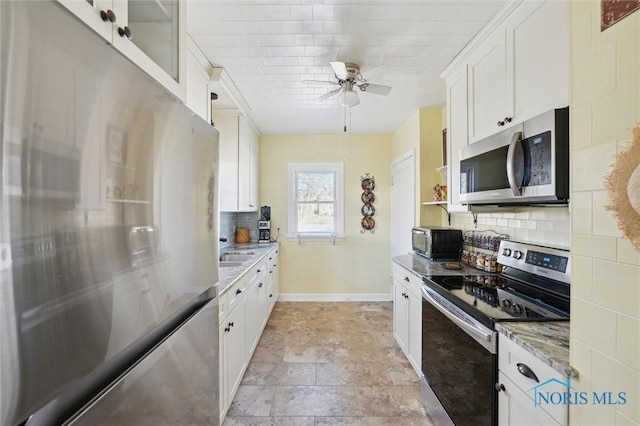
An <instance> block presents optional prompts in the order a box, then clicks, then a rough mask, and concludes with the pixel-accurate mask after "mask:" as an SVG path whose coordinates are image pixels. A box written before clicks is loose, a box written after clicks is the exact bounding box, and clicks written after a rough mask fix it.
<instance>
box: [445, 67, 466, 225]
mask: <svg viewBox="0 0 640 426" xmlns="http://www.w3.org/2000/svg"><path fill="white" fill-rule="evenodd" d="M467 118H468V117H467V67H466V66H464V67H462V69H461V70H460V71H459V72H458V73H456V74H453V75H452V76H451V77H449V78H447V165H448V169H447V192H448V197H447V210H448V211H449V212H460V211H467V207H466V206H463V205H461V204H460V149H461V148H463V147H465V146H467V141H468V136H467Z"/></svg>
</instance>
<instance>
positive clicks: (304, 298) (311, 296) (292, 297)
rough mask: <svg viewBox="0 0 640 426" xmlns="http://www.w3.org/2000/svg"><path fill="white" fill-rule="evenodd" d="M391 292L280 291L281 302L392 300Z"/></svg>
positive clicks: (279, 299)
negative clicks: (328, 292)
mask: <svg viewBox="0 0 640 426" xmlns="http://www.w3.org/2000/svg"><path fill="white" fill-rule="evenodd" d="M391 300H393V298H392V297H391V293H354V294H316V293H280V295H279V296H278V301H279V302H390V301H391Z"/></svg>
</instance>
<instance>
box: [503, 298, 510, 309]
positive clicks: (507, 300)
mask: <svg viewBox="0 0 640 426" xmlns="http://www.w3.org/2000/svg"><path fill="white" fill-rule="evenodd" d="M502 306H504V307H505V308H508V307H509V306H511V300H509V299H502Z"/></svg>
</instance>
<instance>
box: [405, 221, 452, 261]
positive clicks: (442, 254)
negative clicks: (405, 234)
mask: <svg viewBox="0 0 640 426" xmlns="http://www.w3.org/2000/svg"><path fill="white" fill-rule="evenodd" d="M411 244H412V248H413V251H415V252H416V253H418V254H420V255H422V256H425V257H427V258H429V259H432V260H436V259H455V260H458V259H460V251H461V250H462V231H461V230H460V229H450V228H440V227H431V228H420V227H415V228H413V229H412V230H411Z"/></svg>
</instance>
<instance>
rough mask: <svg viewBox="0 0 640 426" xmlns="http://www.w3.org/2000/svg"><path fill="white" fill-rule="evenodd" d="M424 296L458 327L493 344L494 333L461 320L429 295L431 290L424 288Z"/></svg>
mask: <svg viewBox="0 0 640 426" xmlns="http://www.w3.org/2000/svg"><path fill="white" fill-rule="evenodd" d="M422 294H423V295H424V297H425V298H426V299H427V301H428V302H429V303H431V304H432V305H433V307H434V308H436V309H437V310H439V311H440V312H441V313H442V314H443V315H444V316H445V317H447V318H449V319H450V320H451V321H453V322H454V323H455V324H456V325H457V326H458V327H460V328H461V329H463V330H464V331H466V332H467V333H468V334H471V335H474V336H476V337H478V338H480V339H481V340H483V341H486V342H491V339H492V338H493V332H491V331H489V332H485V331H484V330H482V329H480V328H477V327H474V326H473V325H471V324H469V323H467V322H465V321H463V320H462V319H460V318H459V317H458V316H457V315H456V314H454V313H453V312H451V311H450V310H448V309H447V308H446V307H444V306H442V305H441V304H440V302H438V301H437V300H436V299H435V298H434V297H433V296H432V295H431V294H430V293H429V290H428V289H427V288H426V287H425V286H422Z"/></svg>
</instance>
